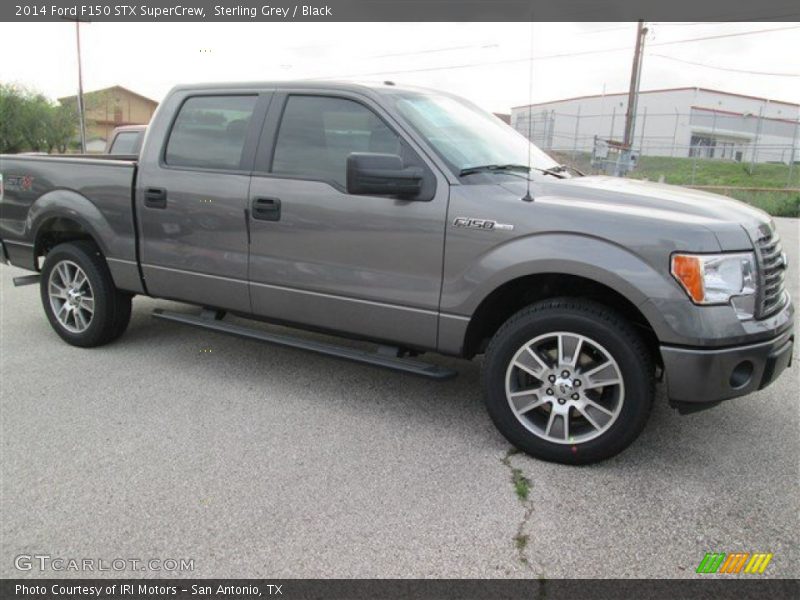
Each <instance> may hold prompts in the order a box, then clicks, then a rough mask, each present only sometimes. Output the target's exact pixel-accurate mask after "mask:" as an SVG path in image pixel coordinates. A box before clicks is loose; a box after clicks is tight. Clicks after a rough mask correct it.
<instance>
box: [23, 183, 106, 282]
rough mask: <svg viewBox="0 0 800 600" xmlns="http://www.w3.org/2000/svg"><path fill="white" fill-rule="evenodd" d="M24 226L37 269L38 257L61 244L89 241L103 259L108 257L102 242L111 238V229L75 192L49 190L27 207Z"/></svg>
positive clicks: (93, 206)
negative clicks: (93, 244)
mask: <svg viewBox="0 0 800 600" xmlns="http://www.w3.org/2000/svg"><path fill="white" fill-rule="evenodd" d="M28 224H29V226H28V229H29V232H30V238H31V239H33V262H34V267H36V268H37V270H38V259H39V257H40V256H44V255H46V254H47V252H49V251H50V249H51V248H53V247H54V246H56V245H57V244H60V243H63V242H71V241H75V240H89V241H92V242H94V243H95V244H96V245H97V247H98V248H99V249H100V252H101V253H102V254H103V256H104V257H105V256H107V255H108V248H107V246H106V244H105V241H104V240H106V239H110V238H109V236H112V235H113V231H112V229H111V226H110V225H109V223H108V221H107V219H106V218H105V217H104V216H103V214H102V213H101V212H100V210H99V209H98V208H97V207H96V206H95V205H94V204H92V202H91V201H90V200H89V199H87V198H86V197H84V196H82V195H80V194H78V193H76V192H73V191H70V190H53V191H52V192H49V193H47V194H45V195H43V196H42V197H41V198H39V199H38V200H37V201H36V202H35V203H34V204H33V205H32V206H31V209H30V212H29V216H28Z"/></svg>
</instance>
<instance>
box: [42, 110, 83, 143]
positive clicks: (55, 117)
mask: <svg viewBox="0 0 800 600" xmlns="http://www.w3.org/2000/svg"><path fill="white" fill-rule="evenodd" d="M77 129H78V117H77V115H76V114H75V111H73V110H72V107H70V106H54V107H52V108H51V113H50V119H49V122H48V127H47V133H46V138H45V139H46V140H47V151H48V152H52V151H53V149H55V150H56V151H57V152H59V153H61V154H64V153H65V152H66V151H67V147H68V146H69V142H70V140H71V139H72V138H73V136H74V135H75V131H76V130H77Z"/></svg>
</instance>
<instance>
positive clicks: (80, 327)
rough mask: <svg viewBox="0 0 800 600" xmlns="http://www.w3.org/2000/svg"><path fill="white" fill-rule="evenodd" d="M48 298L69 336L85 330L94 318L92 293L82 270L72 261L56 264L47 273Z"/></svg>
mask: <svg viewBox="0 0 800 600" xmlns="http://www.w3.org/2000/svg"><path fill="white" fill-rule="evenodd" d="M47 295H48V297H49V298H50V307H51V308H52V309H53V314H54V315H55V317H56V320H58V322H59V324H60V325H61V326H62V327H63V328H64V329H66V330H67V331H69V332H71V333H82V332H84V331H86V329H87V328H88V327H89V325H90V324H91V322H92V317H93V316H94V293H93V292H92V285H91V284H90V283H89V279H88V277H86V273H84V272H83V269H81V268H80V267H79V266H78V265H77V264H75V263H74V262H72V261H71V260H62V261H61V262H59V263H57V264H56V266H55V267H53V270H52V271H50V277H49V279H48V282H47Z"/></svg>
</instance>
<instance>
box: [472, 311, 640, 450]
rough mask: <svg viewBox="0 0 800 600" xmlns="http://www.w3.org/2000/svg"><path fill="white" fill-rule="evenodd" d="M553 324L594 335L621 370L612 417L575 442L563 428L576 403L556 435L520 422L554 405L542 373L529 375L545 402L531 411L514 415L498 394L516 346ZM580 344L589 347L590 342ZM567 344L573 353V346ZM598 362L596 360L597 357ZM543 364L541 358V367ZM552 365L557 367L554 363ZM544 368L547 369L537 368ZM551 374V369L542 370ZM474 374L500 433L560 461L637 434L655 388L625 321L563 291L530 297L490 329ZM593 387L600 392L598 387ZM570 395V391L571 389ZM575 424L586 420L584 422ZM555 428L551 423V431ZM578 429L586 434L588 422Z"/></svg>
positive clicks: (555, 328)
mask: <svg viewBox="0 0 800 600" xmlns="http://www.w3.org/2000/svg"><path fill="white" fill-rule="evenodd" d="M557 332H568V333H571V334H577V335H578V336H584V337H585V339H586V340H587V342H597V343H599V344H600V345H601V346H602V348H603V349H604V350H605V351H607V353H608V354H609V355H610V358H612V359H613V360H614V361H616V365H615V367H617V368H618V372H619V373H620V374H621V379H622V385H621V386H620V390H621V391H620V396H619V397H621V398H622V400H620V404H621V406H619V408H618V409H616V410H617V411H618V412H617V413H616V417H615V418H616V420H615V421H614V420H613V419H612V420H610V421H609V422H608V425H606V426H607V427H608V428H607V429H606V430H605V431H604V432H603V433H600V434H598V433H597V432H599V431H601V430H602V428H599V427H595V429H596V431H595V432H594V433H593V435H598V437H594V438H593V439H587V440H586V441H583V442H580V443H578V442H576V443H573V441H572V439H571V438H569V436H568V433H567V430H571V429H572V425H571V423H572V422H573V421H572V417H577V419H578V420H580V419H581V418H582V417H583V415H582V414H581V413H578V412H577V409H568V410H570V411H573V412H568V413H567V415H568V416H567V417H566V420H567V421H568V422H569V425H568V424H567V423H563V422H562V423H563V424H562V427H563V430H562V431H561V432H560V433H563V434H564V439H565V441H564V442H563V443H557V442H554V441H551V440H550V439H546V438H545V437H542V436H541V433H542V432H541V431H540V434H539V435H537V434H536V433H534V432H533V431H532V430H531V427H532V428H533V429H534V430H537V427H536V426H534V425H531V423H532V422H533V421H530V422H528V421H526V422H528V426H526V425H523V423H522V421H523V420H526V419H527V417H528V415H529V414H532V415H533V418H535V419H543V420H552V417H549V415H550V413H551V412H552V411H553V408H552V407H555V402H554V401H553V400H552V398H553V396H546V395H545V394H546V390H547V389H551V390H553V391H554V392H555V394H557V395H560V394H559V391H558V389H555V390H554V389H553V388H555V385H552V387H549V386H550V384H548V383H547V381H551V380H550V379H547V380H546V381H545V382H543V383H541V382H539V381H537V380H536V379H537V378H533V380H532V381H533V383H532V384H531V385H533V386H534V388H533V389H538V386H541V387H542V390H543V391H542V392H541V394H537V395H536V396H535V397H533V398H534V400H533V401H534V402H538V401H539V398H541V397H545V398H547V401H548V402H549V403H550V404H545V405H543V406H539V407H537V408H535V409H534V410H535V411H539V412H538V413H535V414H534V413H533V412H531V413H525V412H522V416H521V417H519V418H518V417H517V415H516V414H515V412H514V410H512V408H511V406H510V403H511V400H510V399H509V397H508V396H507V395H506V382H507V376H510V377H511V376H512V375H511V374H512V373H515V371H514V370H513V369H516V367H514V368H512V367H510V363H511V361H512V360H513V359H514V358H515V357H517V356H520V357H521V356H523V355H521V354H520V355H518V354H517V352H519V351H522V348H523V347H526V345H527V344H528V343H529V342H530V341H531V340H535V339H544V340H547V337H546V335H547V334H552V335H557ZM540 336H541V337H540ZM587 347H589V348H590V349H591V345H590V344H588V345H587ZM575 352H576V354H578V353H579V351H577V350H576V351H575ZM546 358H547V357H546ZM545 362H547V361H545ZM598 364H602V362H600V361H598ZM550 366H551V364H550V363H548V367H550ZM553 368H556V367H553ZM560 368H561V367H557V368H556V370H558V369H560ZM587 370H588V369H587ZM545 372H549V371H542V373H545ZM579 372H580V369H579V368H576V370H575V377H576V378H577V377H580V376H581V375H579ZM514 376H516V375H514ZM552 376H553V375H552V374H551V375H548V376H547V377H548V378H549V377H552ZM570 377H571V376H570ZM482 378H483V387H484V393H485V400H486V406H487V409H488V411H489V414H490V416H491V417H492V420H493V421H494V423H495V425H496V426H497V428H498V429H499V430H500V432H501V433H502V434H503V435H504V436H505V437H506V439H508V441H510V442H511V443H512V444H513V445H514V446H516V447H517V448H519V449H520V450H522V451H523V452H526V453H527V454H530V455H531V456H534V457H536V458H540V459H543V460H547V461H551V462H558V463H566V464H588V463H593V462H598V461H601V460H604V459H606V458H609V457H611V456H614V455H615V454H617V453H619V452H621V451H622V450H624V449H625V448H626V447H628V446H629V445H630V444H631V443H632V442H633V441H634V440H635V439H636V438H637V437H638V436H639V434H640V433H641V431H642V429H643V428H644V426H645V423H646V422H647V418H648V417H649V415H650V409H651V407H652V403H653V397H654V388H655V380H654V365H653V357H652V356H651V353H650V351H649V349H648V347H647V345H646V344H645V343H644V341H643V339H642V337H641V336H640V335H639V334H638V333H637V332H636V330H635V329H634V328H633V326H632V325H631V324H630V323H629V322H628V321H627V320H626V319H625V318H624V317H622V316H621V315H619V314H618V313H616V312H615V311H613V310H610V309H609V308H607V307H605V306H603V305H601V304H598V303H596V302H591V301H588V300H582V299H571V298H555V299H551V300H545V301H541V302H538V303H536V304H532V305H531V306H528V307H526V308H524V309H522V310H520V311H519V312H517V313H516V314H515V315H513V316H512V317H511V318H510V319H509V320H508V321H506V322H505V324H504V325H503V326H502V327H500V329H499V330H498V331H497V333H496V334H495V335H494V337H493V338H492V340H491V342H490V344H489V347H488V349H487V351H486V356H485V360H484V365H483V373H482ZM509 389H510V388H509ZM561 389H562V390H563V388H561ZM568 390H569V393H571V392H573V391H575V392H578V391H580V390H579V388H578V389H575V390H572V389H571V388H568ZM600 391H601V392H602V393H605V390H604V389H603V388H602V387H601V388H600ZM583 392H584V393H585V394H587V395H588V394H589V393H590V392H589V391H588V390H585V389H584V390H583ZM522 393H524V394H527V393H528V392H526V391H523V392H522ZM591 393H592V394H594V393H596V392H595V391H592V392H591ZM571 397H573V398H576V399H577V398H578V395H577V394H576V395H575V396H571ZM568 402H569V400H566V402H563V403H562V402H561V400H560V399H559V403H560V404H567V405H568ZM576 402H577V400H576ZM584 408H586V406H585V405H584ZM519 410H520V411H522V409H519ZM584 421H585V419H584ZM586 423H588V421H586ZM579 425H580V423H579ZM583 426H584V427H586V424H583ZM555 430H557V429H555V428H554V429H553V430H551V431H555ZM585 430H587V431H589V432H590V434H592V432H591V430H589V429H585ZM545 433H546V431H545ZM566 440H569V441H566Z"/></svg>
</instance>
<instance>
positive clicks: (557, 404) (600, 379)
mask: <svg viewBox="0 0 800 600" xmlns="http://www.w3.org/2000/svg"><path fill="white" fill-rule="evenodd" d="M506 398H507V399H508V404H509V406H510V407H511V410H512V411H513V413H514V415H515V416H516V418H517V419H518V420H519V422H520V423H522V425H523V426H524V427H525V428H526V429H528V430H529V431H530V432H531V433H533V434H534V435H537V436H538V437H540V438H542V439H544V440H547V441H548V442H553V443H556V444H579V443H582V442H587V441H589V440H591V439H594V438H596V437H598V436H600V435H602V434H603V433H604V432H606V431H607V430H608V429H609V428H610V427H611V426H612V425H613V424H614V422H615V421H616V420H617V417H618V416H619V413H620V410H621V409H622V404H623V402H624V401H625V385H624V383H623V380H622V373H621V371H620V368H619V365H618V364H617V361H616V360H614V358H613V357H612V356H611V354H610V353H609V352H608V350H606V349H605V348H604V347H603V346H601V345H600V344H598V343H597V342H596V341H594V340H592V339H591V338H588V337H586V336H583V335H578V334H576V333H570V332H566V331H558V332H552V333H546V334H544V335H540V336H538V337H536V338H534V339H532V340H530V341H529V342H527V343H525V344H524V345H523V346H522V347H521V348H520V349H519V350H518V351H517V352H516V354H515V355H514V357H513V358H512V359H511V361H510V363H509V365H508V369H507V371H506Z"/></svg>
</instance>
